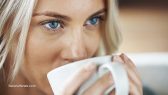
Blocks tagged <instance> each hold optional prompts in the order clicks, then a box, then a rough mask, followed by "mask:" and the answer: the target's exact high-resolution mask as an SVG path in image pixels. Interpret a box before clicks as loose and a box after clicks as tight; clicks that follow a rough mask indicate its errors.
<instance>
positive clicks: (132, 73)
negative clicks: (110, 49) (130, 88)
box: [114, 54, 142, 93]
mask: <svg viewBox="0 0 168 95" xmlns="http://www.w3.org/2000/svg"><path fill="white" fill-rule="evenodd" d="M114 61H119V62H121V63H123V64H124V68H125V69H126V71H127V73H128V77H129V81H130V82H131V83H133V84H134V86H135V88H137V89H138V91H139V92H141V93H142V82H141V80H140V77H139V74H138V72H137V70H136V67H135V65H133V62H132V61H131V60H130V59H128V57H126V56H125V55H124V54H121V55H120V56H115V57H114Z"/></svg>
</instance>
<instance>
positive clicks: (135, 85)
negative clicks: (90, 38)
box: [62, 54, 142, 95]
mask: <svg viewBox="0 0 168 95" xmlns="http://www.w3.org/2000/svg"><path fill="white" fill-rule="evenodd" d="M113 61H118V62H120V63H123V65H124V68H125V69H126V71H127V73H128V78H129V83H130V85H129V86H130V91H129V95H142V83H141V80H140V77H139V76H138V73H137V70H136V67H135V65H134V64H133V62H132V61H131V60H130V59H129V58H128V57H126V56H125V55H124V54H121V55H119V56H118V55H117V56H114V57H113ZM96 70H97V66H96V64H88V65H86V66H85V67H83V68H81V69H80V70H79V71H77V73H76V74H75V76H73V78H72V79H70V81H69V82H68V83H67V85H66V86H65V88H64V90H63V91H62V95H74V94H75V92H76V91H77V90H78V89H79V87H80V86H81V85H82V83H84V82H85V81H86V80H87V79H89V78H90V77H91V75H92V74H93V73H95V72H96ZM112 84H114V83H113V81H112V77H111V74H110V73H108V74H106V75H104V76H103V77H101V78H100V79H99V80H98V81H96V83H95V84H94V85H92V86H91V87H90V88H88V89H87V90H86V91H85V92H84V93H83V95H103V93H104V92H105V91H106V90H107V89H108V88H109V87H110V86H111V85H112ZM110 95H115V91H114V90H113V91H112V92H111V93H110Z"/></svg>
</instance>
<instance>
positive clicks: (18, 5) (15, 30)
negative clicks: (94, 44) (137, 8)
mask: <svg viewBox="0 0 168 95" xmlns="http://www.w3.org/2000/svg"><path fill="white" fill-rule="evenodd" d="M36 3H37V2H36V0H2V1H1V2H0V73H2V74H0V75H3V76H6V77H5V78H7V79H10V80H12V79H13V78H14V77H15V76H16V74H17V72H18V70H19V67H20V64H21V61H22V59H23V57H24V51H25V44H26V38H27V34H28V30H29V25H30V22H31V17H32V13H33V9H34V7H35V5H36ZM107 4H108V16H107V23H106V24H107V25H106V32H105V33H104V34H103V35H104V37H103V41H102V45H101V48H100V50H99V51H100V52H99V53H100V54H111V53H113V52H114V51H116V50H117V49H118V46H119V43H120V39H121V35H120V32H119V31H118V24H117V15H116V14H117V6H116V2H115V0H108V2H107ZM109 31H110V32H109ZM16 40H17V44H16V46H17V47H16V49H14V50H15V51H14V56H12V57H13V59H11V60H12V64H10V70H9V71H10V72H9V74H7V75H8V76H7V75H6V72H7V71H6V69H5V65H7V61H9V60H7V58H8V56H10V54H9V53H10V51H12V50H13V48H14V45H15V44H14V41H16ZM9 63H10V62H9ZM8 65H9V64H8Z"/></svg>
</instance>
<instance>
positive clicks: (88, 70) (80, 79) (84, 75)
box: [62, 64, 97, 95]
mask: <svg viewBox="0 0 168 95" xmlns="http://www.w3.org/2000/svg"><path fill="white" fill-rule="evenodd" d="M96 69H97V65H96V64H87V65H86V66H84V67H82V68H81V69H80V70H79V71H77V72H76V73H75V74H74V76H73V77H72V78H71V79H69V80H68V82H67V84H66V86H65V88H64V91H62V95H73V94H74V93H75V92H76V90H77V89H78V88H79V87H80V85H81V84H82V83H84V82H85V81H86V80H87V79H89V77H90V76H91V75H92V74H93V73H94V72H95V71H96Z"/></svg>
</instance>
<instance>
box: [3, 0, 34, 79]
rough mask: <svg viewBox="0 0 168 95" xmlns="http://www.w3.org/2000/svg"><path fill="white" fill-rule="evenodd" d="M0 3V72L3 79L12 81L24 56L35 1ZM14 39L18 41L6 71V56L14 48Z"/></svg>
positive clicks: (9, 0) (4, 0)
mask: <svg viewBox="0 0 168 95" xmlns="http://www.w3.org/2000/svg"><path fill="white" fill-rule="evenodd" d="M0 3H1V5H0V70H1V73H2V74H1V75H3V77H4V78H7V79H9V80H12V78H14V76H15V75H16V73H17V71H18V70H19V65H20V64H21V60H22V58H23V56H24V49H25V43H26V37H27V33H28V29H29V25H30V21H31V17H32V12H33V8H34V5H35V0H3V1H1V2H0ZM16 39H17V40H18V41H17V47H16V52H15V54H14V58H13V62H12V64H8V65H10V68H9V71H6V70H5V69H7V68H5V65H7V62H6V61H8V60H7V56H10V55H9V51H11V50H12V49H13V48H14V46H13V45H14V40H16ZM6 72H9V73H8V74H7V73H6ZM8 75H9V76H8ZM9 80H8V81H9Z"/></svg>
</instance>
